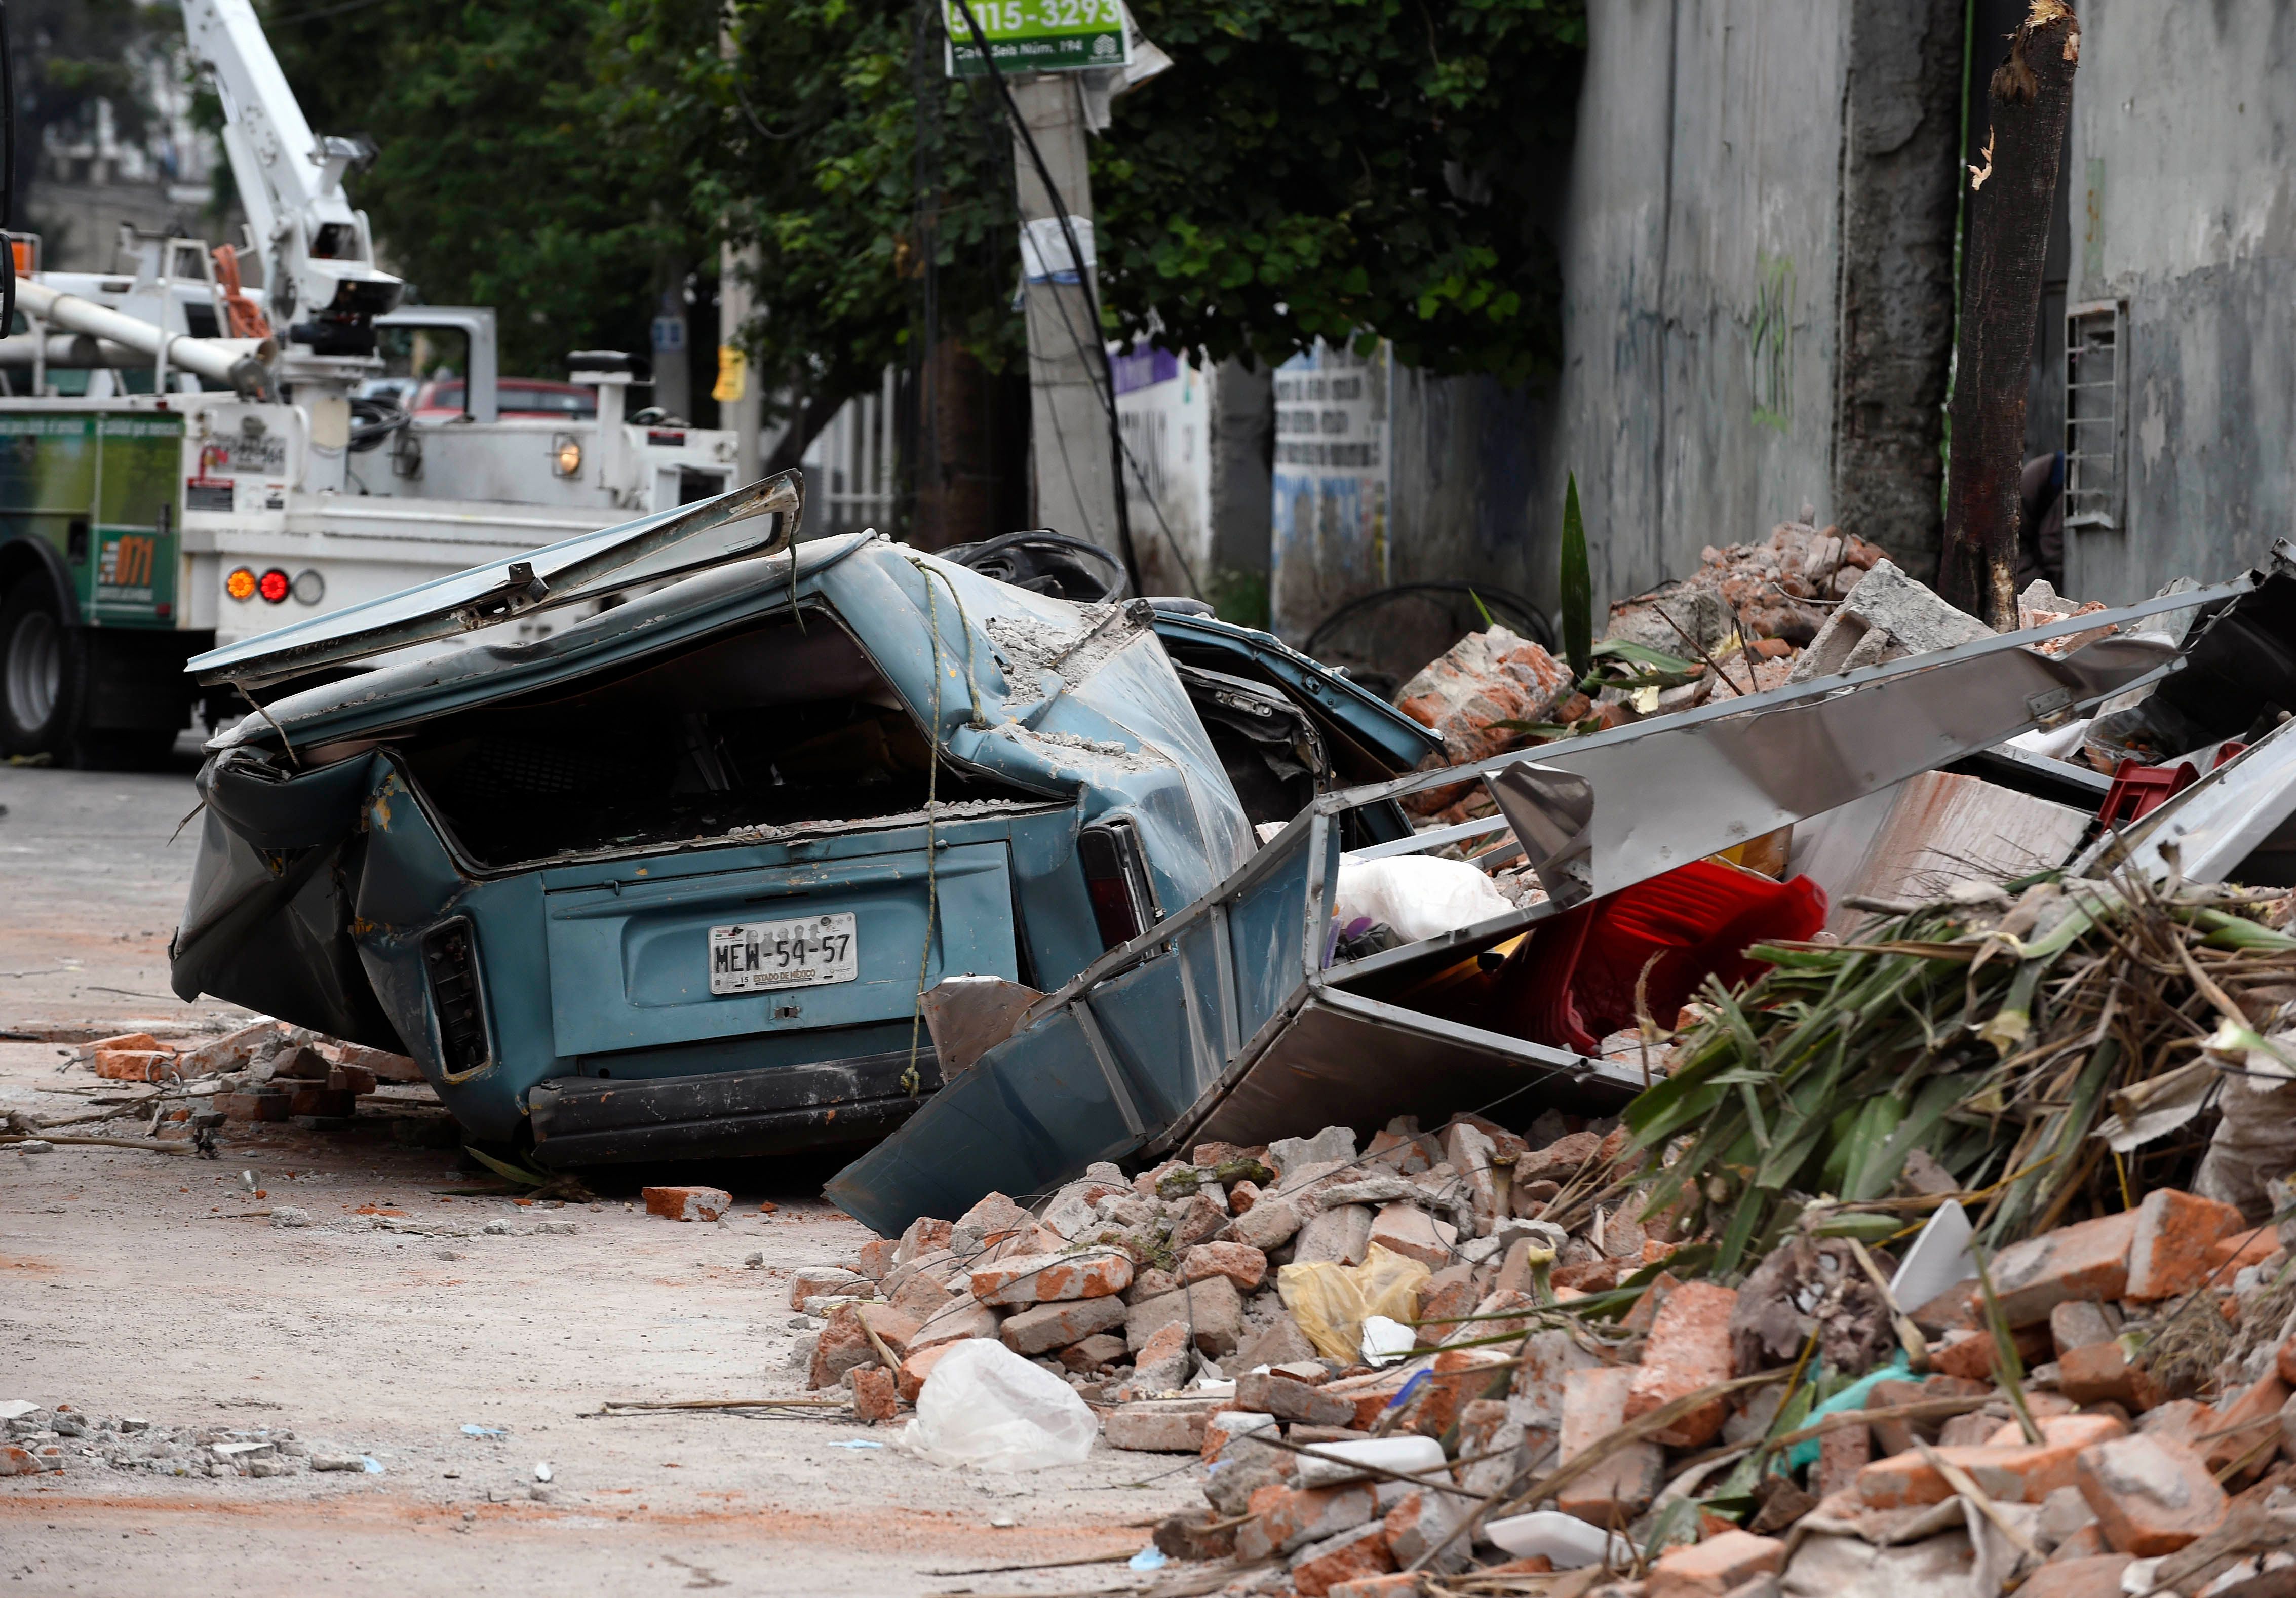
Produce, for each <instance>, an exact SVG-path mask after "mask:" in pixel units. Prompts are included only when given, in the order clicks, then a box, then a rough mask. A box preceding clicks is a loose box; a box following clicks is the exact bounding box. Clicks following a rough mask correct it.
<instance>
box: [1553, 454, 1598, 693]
mask: <svg viewBox="0 0 2296 1598" xmlns="http://www.w3.org/2000/svg"><path fill="white" fill-rule="evenodd" d="M1560 587H1561V590H1562V652H1563V655H1564V657H1565V658H1566V659H1567V660H1569V661H1570V675H1571V676H1576V677H1583V676H1586V675H1587V673H1588V672H1590V671H1592V670H1593V669H1594V668H1595V575H1594V570H1593V568H1592V567H1591V566H1590V565H1589V564H1588V562H1587V523H1586V520H1585V519H1584V518H1583V517H1581V516H1580V514H1579V474H1578V473H1577V472H1575V471H1574V472H1571V473H1570V474H1569V475H1568V476H1567V477H1566V478H1565V479H1563V488H1562V572H1561V582H1560Z"/></svg>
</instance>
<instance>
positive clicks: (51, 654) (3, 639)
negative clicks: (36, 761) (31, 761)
mask: <svg viewBox="0 0 2296 1598" xmlns="http://www.w3.org/2000/svg"><path fill="white" fill-rule="evenodd" d="M86 671H87V668H86V658H85V654H84V652H83V651H82V650H81V649H80V648H79V640H78V639H77V638H75V637H74V636H73V635H72V628H71V627H70V626H69V625H67V624H66V622H65V621H64V619H63V615H62V612H61V611H60V610H59V609H58V608H57V605H56V599H55V595H54V594H52V593H50V592H49V591H48V586H47V584H46V583H45V582H43V581H41V580H40V579H39V578H28V579H26V580H25V581H22V582H20V583H18V584H17V585H16V586H14V587H12V588H11V589H10V590H9V591H8V597H7V599H6V600H5V601H4V602H0V746H4V750H5V752H6V753H8V754H11V755H40V754H45V755H47V756H49V757H51V758H53V759H54V760H55V761H57V763H59V764H64V763H67V762H69V761H70V759H71V758H72V757H73V755H74V754H75V753H76V752H77V751H76V749H75V745H76V744H77V742H78V740H77V738H76V737H75V733H77V732H78V726H77V725H76V724H77V723H78V720H79V707H80V702H81V701H82V699H83V698H84V697H85V689H86Z"/></svg>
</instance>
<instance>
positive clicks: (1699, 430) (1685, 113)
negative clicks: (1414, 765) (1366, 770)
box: [1275, 0, 1965, 672]
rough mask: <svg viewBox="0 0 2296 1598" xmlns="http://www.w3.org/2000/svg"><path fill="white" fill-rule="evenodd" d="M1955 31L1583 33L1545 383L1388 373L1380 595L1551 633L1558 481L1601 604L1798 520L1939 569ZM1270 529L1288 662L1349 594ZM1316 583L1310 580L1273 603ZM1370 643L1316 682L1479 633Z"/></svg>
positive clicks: (1625, 26)
mask: <svg viewBox="0 0 2296 1598" xmlns="http://www.w3.org/2000/svg"><path fill="white" fill-rule="evenodd" d="M1964 16H1965V12H1964V4H1963V3H1962V0H1895V3H1894V4H1890V5H1885V6H1876V5H1873V4H1863V5H1861V4H1854V3H1853V0H1604V4H1600V5H1595V6H1591V7H1589V8H1588V17H1587V24H1588V36H1589V42H1588V51H1587V64H1586V76H1585V81H1584V84H1583V86H1582V88H1581V91H1580V95H1579V126H1578V130H1577V137H1576V140H1575V143H1574V145H1573V148H1572V150H1571V152H1570V158H1569V160H1570V168H1569V175H1568V178H1567V183H1566V185H1565V195H1564V198H1563V200H1562V204H1561V206H1560V208H1559V210H1558V213H1557V215H1556V217H1554V222H1553V231H1554V237H1555V239H1556V242H1557V248H1558V253H1559V255H1560V258H1561V262H1562V280H1563V306H1562V338H1563V358H1562V370H1561V372H1560V373H1558V374H1557V375H1556V376H1555V378H1554V380H1553V381H1550V382H1548V383H1546V384H1543V385H1540V386H1538V388H1536V389H1533V390H1531V391H1529V392H1524V393H1509V392H1507V391H1505V390H1504V389H1500V388H1499V387H1498V385H1497V384H1496V383H1493V382H1490V381H1488V380H1482V379H1474V378H1456V379H1444V380H1435V379H1430V378H1427V377H1425V376H1424V375H1423V374H1418V373H1408V372H1403V373H1398V374H1397V377H1396V381H1395V382H1394V384H1393V389H1394V414H1393V422H1392V429H1391V443H1392V451H1391V454H1392V460H1391V467H1390V487H1391V503H1392V507H1393V510H1392V518H1391V527H1390V529H1387V536H1388V546H1387V550H1386V552H1385V569H1386V570H1388V571H1389V573H1390V577H1391V579H1392V580H1394V581H1397V582H1404V581H1413V580H1422V579H1442V578H1454V579H1458V578H1464V579H1467V580H1470V581H1473V582H1477V583H1484V584H1489V585H1493V586H1498V587H1503V588H1506V589H1509V590H1513V591H1518V592H1521V593H1522V594H1527V595H1529V596H1530V597H1531V598H1532V599H1533V600H1534V601H1535V602H1537V603H1538V605H1539V606H1540V608H1541V609H1542V610H1546V611H1552V609H1553V607H1554V603H1555V602H1556V594H1555V591H1554V586H1555V570H1556V552H1557V546H1558V542H1559V536H1560V531H1561V524H1562V501H1563V489H1564V483H1565V480H1566V476H1567V474H1569V473H1571V472H1576V474H1577V476H1578V480H1579V495H1580V501H1581V505H1582V508H1583V510H1584V512H1585V516H1586V523H1587V542H1588V548H1589V553H1590V555H1591V557H1592V560H1593V564H1594V572H1595V586H1596V590H1597V600H1598V602H1604V603H1607V602H1609V601H1611V600H1615V599H1620V598H1624V597H1626V596H1627V595H1628V594H1634V593H1636V592H1639V591H1641V590H1642V589H1644V588H1646V587H1648V586H1652V585H1653V584H1655V583H1657V582H1659V581H1661V580H1663V579H1664V578H1668V577H1669V576H1675V575H1678V574H1680V573H1682V572H1684V571H1686V570H1689V569H1690V568H1691V567H1693V566H1694V565H1695V564H1696V563H1697V561H1698V560H1699V557H1700V553H1701V552H1702V550H1703V549H1704V548H1705V547H1706V546H1707V545H1727V544H1732V543H1743V542H1753V541H1758V540H1759V539H1762V538H1764V537H1767V536H1768V534H1769V532H1770V529H1772V528H1773V527H1775V525H1776V524H1777V523H1778V522H1780V521H1783V520H1789V519H1791V518H1793V517H1795V516H1798V515H1799V514H1800V513H1801V512H1802V511H1803V509H1804V508H1805V507H1808V509H1809V510H1811V511H1812V512H1815V513H1816V515H1817V517H1818V518H1819V519H1820V520H1821V521H1825V520H1834V519H1836V518H1839V519H1841V521H1842V523H1843V525H1845V526H1847V527H1849V529H1851V530H1853V531H1856V532H1858V533H1860V534H1862V535H1864V536H1865V537H1869V538H1872V539H1874V541H1875V542H1877V543H1879V544H1881V545H1882V546H1883V547H1884V548H1885V549H1888V550H1890V552H1891V553H1894V554H1896V555H1898V557H1899V559H1900V561H1901V562H1902V563H1903V564H1905V565H1906V566H1907V567H1908V568H1909V569H1910V570H1915V572H1917V573H1918V574H1920V575H1923V576H1926V575H1928V573H1929V572H1930V571H1931V570H1934V568H1935V564H1936V556H1937V548H1938V536H1939V488H1940V485H1941V478H1942V470H1941V463H1940V459H1939V438H1940V434H1941V431H1942V416H1941V411H1940V407H1941V406H1942V404H1943V402H1944V398H1945V392H1946V379H1947V373H1948V369H1949V365H1950V358H1951V353H1952V349H1951V346H1952V328H1953V278H1952V267H1953V239H1954V229H1955V223H1956V215H1955V213H1956V193H1957V189H1956V184H1957V178H1956V172H1957V170H1958V167H1957V156H1958V153H1959V146H1960V138H1961V86H1962V58H1963V53H1964ZM1280 453H1281V452H1280V446H1279V455H1280ZM1280 470H1281V466H1280V464H1279V471H1280ZM1277 522H1278V529H1279V534H1278V538H1277V544H1276V553H1275V566H1276V577H1275V592H1276V594H1277V604H1276V627H1277V630H1278V631H1279V632H1282V633H1283V635H1285V636H1287V637H1292V638H1298V637H1299V636H1300V635H1302V634H1304V632H1305V631H1306V629H1307V628H1308V627H1311V626H1313V625H1314V623H1315V621H1316V619H1320V615H1319V614H1317V615H1311V614H1309V607H1308V606H1307V604H1306V603H1305V602H1304V600H1303V601H1301V602H1298V603H1292V604H1287V602H1286V596H1287V595H1288V594H1300V595H1308V594H1312V595H1313V596H1314V598H1315V599H1316V602H1317V603H1319V604H1321V603H1324V602H1328V601H1329V600H1331V599H1332V598H1333V597H1334V594H1335V590H1334V589H1333V584H1334V582H1335V581H1338V580H1339V579H1341V578H1342V577H1343V575H1344V574H1343V573H1342V572H1341V570H1339V567H1340V562H1339V561H1337V560H1336V559H1335V558H1334V557H1333V555H1332V554H1331V553H1330V552H1329V551H1323V552H1322V553H1320V554H1315V553H1313V552H1310V551H1309V549H1308V545H1306V544H1304V543H1303V544H1302V545H1301V546H1300V551H1299V552H1288V551H1287V549H1286V547H1285V545H1284V542H1283V537H1282V536H1281V529H1282V527H1283V517H1282V514H1281V513H1280V512H1279V515H1278V518H1277ZM1311 555H1312V558H1314V559H1316V561H1318V563H1319V570H1317V571H1316V574H1315V578H1314V580H1308V579H1304V578H1303V579H1302V580H1300V581H1298V582H1296V583H1295V582H1292V581H1290V580H1288V579H1287V577H1286V570H1285V569H1286V565H1287V559H1289V560H1291V561H1307V560H1308V559H1310V558H1311ZM1357 564H1358V565H1364V564H1365V563H1364V562H1360V561H1359V562H1357ZM1365 569H1366V570H1368V567H1367V566H1366V568H1365ZM1341 586H1345V584H1344V583H1342V585H1341ZM1382 614H1383V616H1385V617H1386V618H1388V619H1387V620H1385V621H1383V622H1382V625H1381V626H1380V627H1378V628H1375V629H1374V628H1365V629H1363V632H1364V635H1363V636H1361V637H1357V638H1352V639H1350V640H1349V641H1348V643H1347V644H1346V646H1344V647H1339V648H1335V649H1333V650H1331V651H1330V652H1331V653H1332V654H1333V658H1336V659H1341V660H1351V661H1361V662H1364V663H1367V664H1371V665H1374V666H1376V667H1379V668H1382V669H1385V670H1388V671H1390V672H1391V671H1396V670H1408V669H1409V668H1411V667H1412V666H1413V665H1415V664H1416V663H1417V662H1418V661H1421V660H1424V659H1426V658H1427V656H1428V655H1429V654H1431V653H1432V652H1434V651H1437V650H1439V649H1441V648H1443V647H1444V646H1445V645H1446V644H1447V643H1449V642H1450V639H1451V638H1453V637H1456V635H1457V630H1458V627H1459V625H1460V624H1461V623H1462V622H1464V623H1466V624H1469V625H1472V619H1473V612H1472V609H1468V610H1465V611H1457V610H1454V611H1450V612H1448V613H1445V612H1444V611H1442V610H1441V608H1440V607H1439V606H1438V605H1434V604H1431V603H1427V602H1412V603H1408V604H1398V606H1396V607H1393V608H1392V609H1391V610H1390V611H1386V612H1383V613H1382ZM1447 631H1448V635H1447V636H1446V635H1445V634H1446V632H1447Z"/></svg>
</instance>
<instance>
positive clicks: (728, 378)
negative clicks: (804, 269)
mask: <svg viewBox="0 0 2296 1598" xmlns="http://www.w3.org/2000/svg"><path fill="white" fill-rule="evenodd" d="M757 265H758V251H757V250H756V248H755V247H754V246H743V247H740V248H737V247H735V246H734V245H732V244H728V245H726V247H725V249H724V251H723V253H722V254H721V255H720V256H719V258H718V273H719V276H718V280H717V387H716V388H715V389H711V390H710V397H712V398H714V399H715V400H717V407H718V408H717V425H718V426H720V427H723V428H729V429H731V430H733V433H734V483H735V485H736V486H738V485H740V484H742V483H754V482H756V481H757V480H758V477H759V476H760V475H761V474H762V473H763V471H764V469H765V468H764V461H765V455H764V451H763V450H762V449H761V448H760V447H759V444H758V430H759V427H758V424H759V422H761V421H762V420H763V419H764V416H765V395H764V393H763V392H762V390H761V389H759V387H758V374H757V373H755V372H753V371H751V370H750V356H749V352H748V351H747V350H746V349H744V348H742V327H743V326H744V324H747V323H748V322H749V320H750V275H751V274H752V273H754V272H755V271H756V270H757Z"/></svg>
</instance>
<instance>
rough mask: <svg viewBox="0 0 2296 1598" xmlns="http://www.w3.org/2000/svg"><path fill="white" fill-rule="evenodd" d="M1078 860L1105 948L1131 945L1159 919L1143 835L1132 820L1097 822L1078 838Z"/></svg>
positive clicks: (1094, 918)
mask: <svg viewBox="0 0 2296 1598" xmlns="http://www.w3.org/2000/svg"><path fill="white" fill-rule="evenodd" d="M1077 859H1078V862H1079V863H1080V864H1081V865H1083V867H1084V886H1085V891H1086V893H1087V895H1089V896H1090V897H1091V899H1092V919H1093V922H1094V923H1095V926H1097V927H1098V928H1099V930H1100V945H1101V947H1102V948H1103V949H1112V948H1115V947H1117V946H1118V945H1119V944H1126V943H1130V942H1131V941H1132V940H1133V939H1134V938H1137V937H1139V936H1140V934H1141V933H1142V932H1144V931H1145V930H1147V929H1148V928H1149V927H1150V926H1152V925H1153V924H1154V923H1155V922H1156V920H1157V909H1156V892H1155V888H1154V886H1153V884H1152V883H1151V882H1150V881H1149V879H1148V861H1147V857H1146V856H1144V854H1142V853H1141V849H1140V835H1139V833H1138V832H1136V831H1135V830H1134V829H1133V826H1132V824H1131V823H1130V822H1128V821H1110V822H1100V823H1096V824H1094V825H1092V826H1088V827H1087V828H1085V830H1084V831H1083V832H1080V833H1079V834H1078V836H1077Z"/></svg>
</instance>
